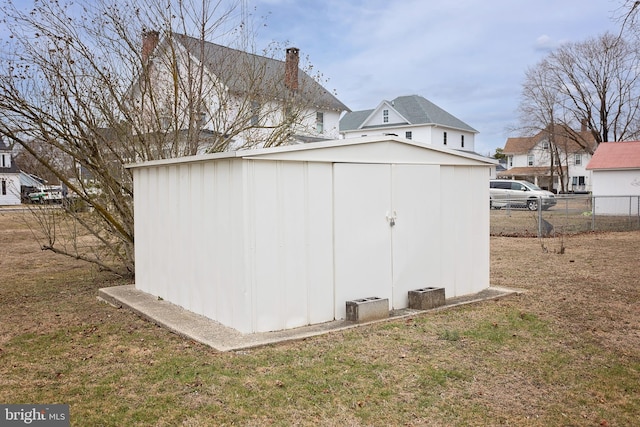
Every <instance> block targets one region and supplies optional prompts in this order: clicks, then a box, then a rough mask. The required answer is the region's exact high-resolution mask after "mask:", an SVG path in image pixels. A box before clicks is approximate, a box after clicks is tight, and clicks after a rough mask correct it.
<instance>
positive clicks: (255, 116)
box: [251, 101, 260, 126]
mask: <svg viewBox="0 0 640 427" xmlns="http://www.w3.org/2000/svg"><path fill="white" fill-rule="evenodd" d="M259 122H260V103H259V102H257V101H251V126H258V123H259Z"/></svg>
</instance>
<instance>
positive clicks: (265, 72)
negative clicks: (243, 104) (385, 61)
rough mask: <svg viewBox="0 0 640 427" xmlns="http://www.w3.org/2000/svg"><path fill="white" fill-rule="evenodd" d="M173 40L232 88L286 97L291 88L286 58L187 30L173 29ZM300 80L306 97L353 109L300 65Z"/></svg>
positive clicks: (323, 105)
mask: <svg viewBox="0 0 640 427" xmlns="http://www.w3.org/2000/svg"><path fill="white" fill-rule="evenodd" d="M172 40H173V41H177V42H178V43H179V44H181V45H182V46H183V47H184V48H185V50H186V51H187V52H189V54H191V55H193V56H194V57H195V58H196V59H197V60H198V61H200V62H201V63H203V64H204V65H205V66H206V67H207V68H208V70H209V71H210V72H211V73H212V74H213V75H215V76H216V77H218V78H220V79H221V80H222V81H223V82H224V84H225V85H226V86H227V87H228V88H229V89H230V90H231V91H232V92H236V93H251V92H253V93H256V94H258V95H263V96H265V95H266V96H270V97H283V94H286V93H287V91H288V89H287V88H286V87H285V84H284V75H285V61H281V60H277V59H273V58H268V57H266V56H260V55H255V54H252V53H247V52H243V51H241V50H237V49H232V48H229V47H226V46H221V45H219V44H215V43H211V42H207V41H202V40H201V39H196V38H193V37H190V36H187V35H184V34H178V33H173V34H172ZM298 80H299V86H298V87H299V89H298V92H297V93H298V94H299V95H300V96H302V97H303V98H304V99H305V101H308V102H311V103H313V105H314V106H317V107H320V108H324V109H327V110H333V111H351V110H349V108H348V107H347V106H346V105H344V104H343V103H342V102H340V101H339V100H338V99H337V98H336V97H335V96H334V95H333V94H331V93H330V92H329V91H328V90H327V89H325V88H324V87H323V86H322V85H321V84H319V83H318V82H317V81H316V80H314V79H313V78H311V77H310V76H309V75H308V74H307V73H305V72H304V71H302V70H300V69H299V68H298Z"/></svg>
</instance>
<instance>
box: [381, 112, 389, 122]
mask: <svg viewBox="0 0 640 427" xmlns="http://www.w3.org/2000/svg"><path fill="white" fill-rule="evenodd" d="M382 123H389V110H382Z"/></svg>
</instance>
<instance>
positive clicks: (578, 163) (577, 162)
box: [573, 154, 582, 166]
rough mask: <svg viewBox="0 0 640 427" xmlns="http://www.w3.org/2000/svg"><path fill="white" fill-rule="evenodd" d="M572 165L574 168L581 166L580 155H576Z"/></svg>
mask: <svg viewBox="0 0 640 427" xmlns="http://www.w3.org/2000/svg"><path fill="white" fill-rule="evenodd" d="M573 164H574V165H576V166H580V165H581V164H582V154H576V155H575V158H574V160H573Z"/></svg>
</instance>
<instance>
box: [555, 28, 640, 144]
mask: <svg viewBox="0 0 640 427" xmlns="http://www.w3.org/2000/svg"><path fill="white" fill-rule="evenodd" d="M549 63H550V64H551V70H552V73H553V75H554V79H555V82H556V88H557V90H558V91H559V93H560V94H561V95H562V96H563V98H564V99H563V109H564V111H565V113H566V116H567V118H568V119H570V120H571V122H570V123H571V124H573V125H574V126H572V128H576V127H577V126H579V125H580V124H582V123H586V125H587V127H588V129H589V130H591V132H592V134H593V136H594V138H595V140H596V142H597V143H600V142H608V141H623V140H627V139H633V138H637V136H638V130H639V129H640V127H639V122H638V113H639V110H640V80H639V75H638V72H637V70H638V67H639V66H640V58H639V56H638V50H637V46H636V45H635V44H633V43H630V42H627V41H625V40H624V39H622V38H620V37H616V36H613V35H612V34H608V33H607V34H604V35H602V36H600V37H597V38H592V39H589V40H587V41H584V42H581V43H571V44H566V45H563V46H561V47H560V48H559V49H558V50H557V51H555V52H553V53H551V55H550V56H549ZM576 125H577V126H576ZM584 148H585V149H586V150H588V151H590V152H591V150H592V149H593V148H592V147H589V146H586V145H585V146H584ZM594 148H595V147H594Z"/></svg>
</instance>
